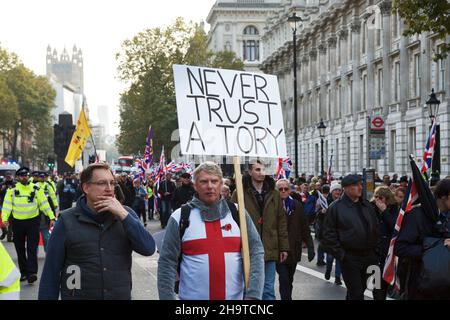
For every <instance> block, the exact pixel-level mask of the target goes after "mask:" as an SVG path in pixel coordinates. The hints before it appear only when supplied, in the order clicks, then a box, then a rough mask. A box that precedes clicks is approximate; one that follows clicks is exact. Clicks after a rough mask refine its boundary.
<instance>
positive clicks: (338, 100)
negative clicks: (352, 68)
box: [336, 82, 341, 119]
mask: <svg viewBox="0 0 450 320" xmlns="http://www.w3.org/2000/svg"><path fill="white" fill-rule="evenodd" d="M340 114H341V83H340V82H338V83H336V117H337V119H339V118H340Z"/></svg>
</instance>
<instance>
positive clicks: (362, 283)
mask: <svg viewBox="0 0 450 320" xmlns="http://www.w3.org/2000/svg"><path fill="white" fill-rule="evenodd" d="M341 185H342V187H343V188H344V195H343V196H342V197H341V198H340V199H338V200H336V201H334V202H333V203H332V204H331V205H330V207H329V208H328V210H327V213H326V215H325V220H324V224H323V238H322V241H321V245H322V246H323V247H324V248H325V251H326V252H328V253H330V254H332V255H333V256H334V257H335V258H337V259H338V260H339V262H340V265H341V270H342V276H343V277H344V281H345V285H346V286H347V300H364V291H365V290H366V287H367V279H368V278H369V276H370V275H372V274H373V271H372V272H370V269H368V268H369V267H370V266H377V265H378V256H377V252H376V251H377V244H378V240H379V232H378V230H379V227H378V220H377V215H376V212H375V210H374V209H373V207H372V206H371V205H370V203H369V202H368V201H367V200H365V199H363V198H362V183H361V177H360V176H358V175H354V174H350V175H347V176H346V177H344V179H342V183H341Z"/></svg>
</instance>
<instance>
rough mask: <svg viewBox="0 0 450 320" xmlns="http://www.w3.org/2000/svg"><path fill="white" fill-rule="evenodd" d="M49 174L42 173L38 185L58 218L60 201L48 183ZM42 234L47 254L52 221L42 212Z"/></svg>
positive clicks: (38, 178)
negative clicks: (57, 211)
mask: <svg viewBox="0 0 450 320" xmlns="http://www.w3.org/2000/svg"><path fill="white" fill-rule="evenodd" d="M48 176H49V174H48V173H47V172H44V171H40V172H39V175H38V177H37V180H36V181H37V183H36V184H37V185H38V186H39V188H41V189H42V190H43V191H44V194H45V196H46V197H47V201H48V203H49V204H50V208H52V211H53V214H54V215H55V217H56V210H57V209H58V200H57V199H56V194H55V190H54V189H53V186H52V184H51V183H50V181H48ZM40 229H41V234H42V240H43V242H44V251H45V252H47V242H48V239H49V238H50V220H49V218H48V217H47V216H46V215H45V214H44V213H43V212H41V227H40Z"/></svg>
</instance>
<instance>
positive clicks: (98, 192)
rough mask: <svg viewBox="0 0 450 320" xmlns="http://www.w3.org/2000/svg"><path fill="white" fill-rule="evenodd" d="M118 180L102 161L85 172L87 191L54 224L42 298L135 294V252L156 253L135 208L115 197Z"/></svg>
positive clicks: (83, 184) (111, 297) (108, 297)
mask: <svg viewBox="0 0 450 320" xmlns="http://www.w3.org/2000/svg"><path fill="white" fill-rule="evenodd" d="M115 185H116V181H115V180H114V176H113V174H112V171H111V169H110V167H109V166H108V165H107V164H104V163H95V164H91V165H89V166H88V167H87V168H86V169H85V170H83V172H82V173H81V188H82V190H83V193H84V195H83V196H82V197H80V199H78V201H77V205H76V207H74V208H71V209H68V210H65V211H63V212H62V213H61V214H60V217H59V219H58V221H57V223H56V224H55V227H54V229H53V232H52V234H51V236H50V240H49V243H48V248H47V255H46V260H45V265H44V270H43V273H42V280H41V283H40V287H39V299H42V300H46V299H58V296H59V294H61V299H62V300H88V299H89V300H116V299H119V300H129V299H131V285H132V278H131V263H132V258H131V254H132V251H136V252H137V253H139V254H142V255H144V256H150V255H152V254H153V253H154V252H155V242H154V240H153V237H152V236H151V235H150V233H149V232H148V231H147V230H146V229H145V227H144V226H143V225H142V224H141V223H140V221H139V218H138V217H137V215H136V213H135V212H134V211H133V210H132V209H130V208H129V207H125V206H123V205H122V204H121V203H120V202H119V201H118V200H117V199H116V198H115V197H114V188H115Z"/></svg>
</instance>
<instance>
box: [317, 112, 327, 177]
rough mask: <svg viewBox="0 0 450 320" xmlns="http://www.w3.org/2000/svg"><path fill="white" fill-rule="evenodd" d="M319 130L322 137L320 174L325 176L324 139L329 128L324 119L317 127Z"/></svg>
mask: <svg viewBox="0 0 450 320" xmlns="http://www.w3.org/2000/svg"><path fill="white" fill-rule="evenodd" d="M317 129H319V136H320V173H321V175H322V176H324V175H325V170H324V168H323V162H324V161H323V139H324V138H325V130H326V129H327V127H326V126H325V124H324V123H323V119H320V123H319V125H318V126H317Z"/></svg>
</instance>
